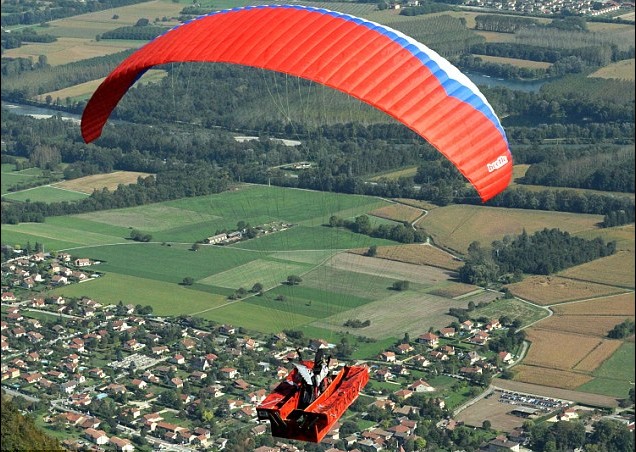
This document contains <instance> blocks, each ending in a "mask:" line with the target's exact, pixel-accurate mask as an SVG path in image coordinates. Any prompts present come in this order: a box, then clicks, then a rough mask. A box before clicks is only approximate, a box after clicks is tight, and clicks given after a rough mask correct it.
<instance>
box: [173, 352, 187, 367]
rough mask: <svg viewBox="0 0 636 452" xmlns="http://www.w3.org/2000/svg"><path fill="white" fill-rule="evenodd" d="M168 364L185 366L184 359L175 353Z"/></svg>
mask: <svg viewBox="0 0 636 452" xmlns="http://www.w3.org/2000/svg"><path fill="white" fill-rule="evenodd" d="M170 362H172V363H175V364H185V357H184V356H183V355H182V354H180V353H177V354H176V355H174V356H173V357H172V358H170Z"/></svg>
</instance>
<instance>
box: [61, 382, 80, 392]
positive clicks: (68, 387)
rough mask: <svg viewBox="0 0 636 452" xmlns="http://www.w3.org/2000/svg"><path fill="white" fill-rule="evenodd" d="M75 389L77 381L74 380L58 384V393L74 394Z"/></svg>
mask: <svg viewBox="0 0 636 452" xmlns="http://www.w3.org/2000/svg"><path fill="white" fill-rule="evenodd" d="M75 389H77V381H75V380H70V381H65V382H63V383H61V384H60V391H62V392H65V393H66V394H72V393H74V392H75Z"/></svg>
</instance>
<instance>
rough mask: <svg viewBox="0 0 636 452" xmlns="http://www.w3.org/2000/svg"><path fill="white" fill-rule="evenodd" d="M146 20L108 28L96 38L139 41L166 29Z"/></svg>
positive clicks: (157, 34) (151, 37)
mask: <svg viewBox="0 0 636 452" xmlns="http://www.w3.org/2000/svg"><path fill="white" fill-rule="evenodd" d="M147 22H148V20H147V19H145V22H143V23H139V22H137V24H136V25H134V26H130V27H120V28H115V29H114V30H109V31H106V32H104V33H102V34H101V35H98V38H99V39H131V40H140V41H150V40H152V39H155V38H156V37H157V36H159V35H161V34H163V33H165V32H166V31H168V27H160V26H156V25H150V24H149V23H147ZM99 39H98V40H99Z"/></svg>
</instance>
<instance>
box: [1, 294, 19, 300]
mask: <svg viewBox="0 0 636 452" xmlns="http://www.w3.org/2000/svg"><path fill="white" fill-rule="evenodd" d="M1 297H2V301H4V302H7V301H15V300H17V298H16V297H15V295H14V294H13V292H2V296H1Z"/></svg>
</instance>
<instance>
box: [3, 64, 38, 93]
mask: <svg viewBox="0 0 636 452" xmlns="http://www.w3.org/2000/svg"><path fill="white" fill-rule="evenodd" d="M46 67H49V64H48V58H47V57H46V55H40V56H39V57H38V60H37V61H36V62H34V61H33V60H32V59H31V58H2V69H1V73H2V76H3V78H4V77H12V76H17V75H19V74H21V73H23V72H27V71H37V70H40V69H42V68H46ZM3 94H4V93H3Z"/></svg>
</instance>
